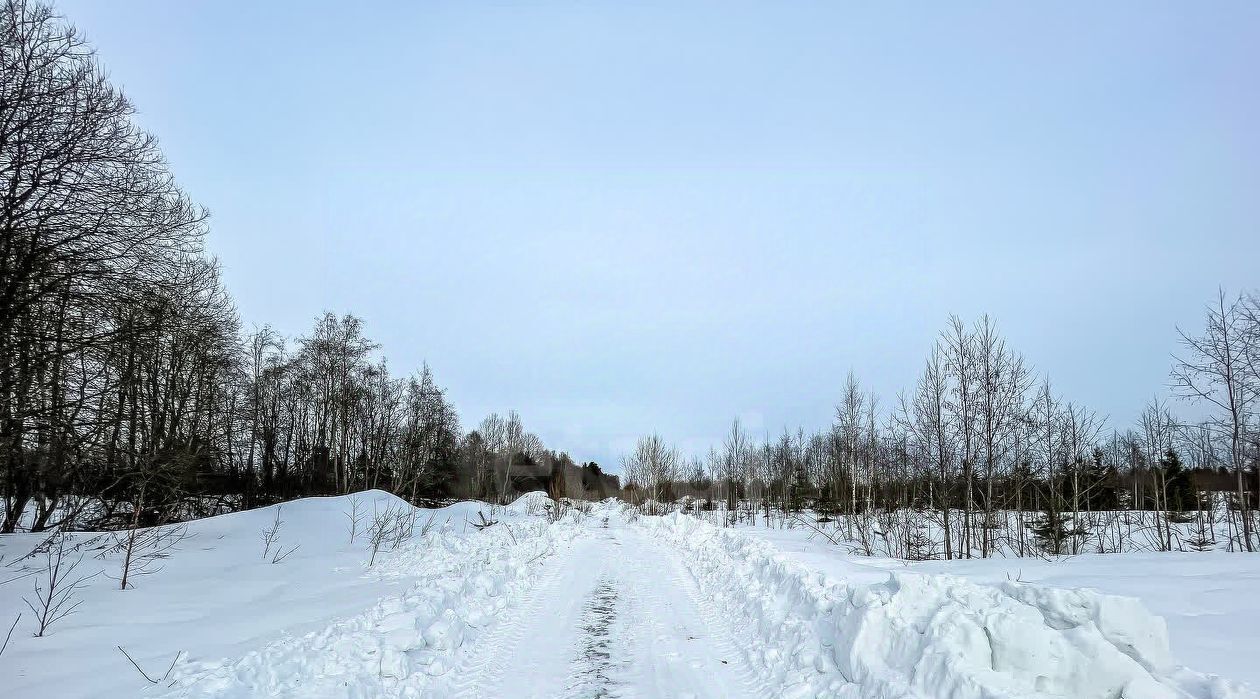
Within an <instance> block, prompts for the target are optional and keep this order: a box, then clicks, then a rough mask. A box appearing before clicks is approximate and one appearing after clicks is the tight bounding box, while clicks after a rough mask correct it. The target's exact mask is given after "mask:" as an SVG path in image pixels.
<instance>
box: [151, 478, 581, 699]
mask: <svg viewBox="0 0 1260 699" xmlns="http://www.w3.org/2000/svg"><path fill="white" fill-rule="evenodd" d="M534 499H535V500H537V499H538V498H534ZM467 504H468V505H474V503H467ZM458 507H459V506H456V508H458ZM448 509H452V508H448ZM439 512H440V511H439ZM494 519H495V520H496V521H497V523H496V524H495V525H492V526H489V527H486V528H484V529H483V530H477V529H476V528H471V527H467V526H464V525H463V522H460V523H459V524H458V525H457V524H455V523H453V522H450V521H447V522H445V523H444V524H443V525H441V526H440V527H436V528H434V529H432V530H431V531H428V532H427V533H424V534H423V535H421V536H418V537H417V538H415V539H413V540H411V541H410V542H408V543H407V544H405V545H404V546H403V547H401V548H400V549H398V550H397V551H395V552H392V553H390V554H388V555H385V556H384V557H383V558H382V560H380V561H379V562H378V563H377V564H376V566H375V567H374V568H373V569H372V570H371V571H369V574H371V575H379V576H381V577H383V578H386V577H391V576H405V577H407V578H409V579H410V580H412V581H413V582H411V584H410V586H409V588H408V589H407V590H406V591H405V592H403V593H402V594H400V595H396V596H391V597H387V598H385V599H383V600H381V601H380V602H379V603H377V604H376V606H375V607H373V608H371V609H369V610H368V611H366V612H364V613H361V614H359V615H357V616H353V617H350V618H347V619H344V620H341V621H338V622H336V623H333V624H331V625H329V626H328V627H326V628H324V629H322V630H319V631H316V632H312V633H308V634H306V635H304V636H301V637H288V638H281V639H279V640H277V641H274V642H272V643H270V644H268V645H266V646H265V647H263V648H261V649H259V650H256V651H253V652H250V653H249V654H247V655H245V656H244V657H242V658H240V659H235V660H222V661H211V662H190V663H184V664H182V665H180V666H177V667H176V675H175V680H174V684H173V686H172V688H170V689H167V690H165V691H161V692H155V693H154V694H151V695H146V696H164V697H165V696H169V697H261V696H267V697H304V698H305V697H378V696H400V697H418V696H434V695H437V696H444V695H445V692H444V691H443V689H442V683H444V682H446V681H447V680H448V679H449V678H448V675H449V674H451V672H452V670H454V669H455V668H456V667H457V666H458V664H459V661H460V658H461V654H462V652H463V649H464V648H465V647H466V646H468V645H471V644H472V642H473V641H475V640H476V638H477V637H478V635H479V634H481V633H482V632H483V630H484V629H487V628H488V627H490V626H491V625H492V623H493V622H494V621H495V619H496V617H497V615H498V614H499V613H500V612H502V611H503V609H504V608H505V607H507V606H509V605H511V604H514V603H515V602H517V601H519V600H520V599H521V598H522V597H523V596H525V595H526V594H527V592H528V590H529V589H530V587H531V586H532V585H533V584H534V583H535V582H536V580H537V578H538V577H539V575H541V573H542V571H543V566H544V562H543V561H544V559H545V558H547V557H548V556H549V555H550V554H551V553H553V552H554V551H555V550H556V548H557V547H558V546H561V545H565V544H567V543H568V542H569V541H571V540H572V538H573V537H574V536H576V535H577V533H578V532H579V531H580V530H579V529H578V527H577V526H576V525H575V522H574V521H573V520H572V519H568V520H562V521H560V522H555V523H548V522H546V521H544V520H542V519H540V518H537V517H525V516H521V514H520V513H516V512H513V511H511V510H506V511H505V510H504V509H500V510H499V511H498V514H496V515H494Z"/></svg>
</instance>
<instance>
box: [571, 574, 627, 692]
mask: <svg viewBox="0 0 1260 699" xmlns="http://www.w3.org/2000/svg"><path fill="white" fill-rule="evenodd" d="M621 602H622V600H621V595H620V594H619V593H618V590H617V588H616V587H615V586H614V585H613V581H612V580H610V579H608V578H602V579H601V580H600V582H599V584H598V585H596V587H595V590H594V591H592V593H591V598H590V600H589V601H587V603H586V609H585V610H584V611H583V613H582V621H581V623H580V625H579V627H578V628H579V629H581V631H582V636H581V639H580V641H579V644H578V645H579V647H578V649H577V650H578V652H577V657H576V658H575V659H574V662H573V670H572V671H571V672H570V674H569V677H568V679H567V680H566V681H565V696H566V697H569V699H604V698H605V697H614V696H616V689H617V686H618V685H619V684H620V682H618V681H617V680H616V679H614V677H613V673H614V672H615V671H616V670H618V669H620V666H622V665H623V664H624V663H625V660H624V657H617V656H616V655H614V654H620V653H621V652H622V649H620V648H618V647H617V645H618V644H617V643H616V640H617V639H616V638H615V635H614V629H613V627H614V625H615V624H616V623H617V622H618V620H619V619H618V617H619V614H618V612H620V611H622V610H621Z"/></svg>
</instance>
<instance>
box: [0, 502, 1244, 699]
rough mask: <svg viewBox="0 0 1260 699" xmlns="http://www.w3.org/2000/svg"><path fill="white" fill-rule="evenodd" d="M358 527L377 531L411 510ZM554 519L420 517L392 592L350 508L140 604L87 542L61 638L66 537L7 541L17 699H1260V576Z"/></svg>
mask: <svg viewBox="0 0 1260 699" xmlns="http://www.w3.org/2000/svg"><path fill="white" fill-rule="evenodd" d="M358 502H359V503H360V511H361V512H362V511H366V512H367V517H366V518H365V519H371V513H372V511H373V509H375V510H376V511H377V512H381V511H383V510H384V509H386V508H390V507H394V508H401V507H402V506H403V504H402V503H401V501H398V500H397V499H395V498H393V497H392V496H389V495H387V494H384V493H380V492H372V493H364V494H361V495H360V496H358ZM549 504H550V503H549V502H548V501H546V500H545V499H544V498H542V497H541V496H540V495H538V494H535V495H532V496H527V497H526V498H523V499H522V500H521V501H518V502H517V503H514V504H513V505H510V506H508V507H507V508H502V507H498V508H494V507H491V506H489V505H485V504H483V503H459V504H457V505H453V506H450V507H447V508H443V509H441V510H421V511H419V512H418V513H417V514H416V516H415V518H414V519H413V520H410V521H409V522H408V524H407V534H406V535H405V536H404V537H402V538H401V539H400V541H399V545H398V546H397V547H393V546H390V545H389V544H386V545H385V546H384V547H383V550H382V551H381V552H380V553H379V554H378V555H377V556H376V560H375V562H374V564H373V565H371V566H369V565H368V562H369V560H370V559H371V557H372V554H371V545H370V543H369V538H370V537H369V535H368V533H367V532H366V529H367V523H366V522H360V524H359V526H358V531H357V532H356V538H355V541H354V542H353V543H351V541H350V531H349V519H348V517H347V516H346V513H348V512H350V511H351V509H352V506H351V500H350V498H320V499H308V500H301V501H296V502H291V503H287V504H285V505H283V506H282V508H281V509H280V519H281V521H283V525H282V527H281V529H280V532H279V536H278V542H277V543H278V544H279V545H280V546H283V547H284V548H285V549H288V548H290V547H293V546H298V547H299V548H297V549H296V551H294V552H293V553H292V554H290V555H288V556H287V557H285V558H283V559H282V560H280V561H278V562H276V563H272V562H271V560H270V559H271V558H274V554H271V555H269V556H268V557H266V558H264V557H263V556H262V549H263V546H264V544H263V542H262V540H261V538H260V535H261V533H262V532H263V531H264V530H266V529H268V528H269V527H271V526H272V525H273V524H274V522H275V520H276V508H263V509H260V510H255V511H251V512H243V513H237V514H233V515H226V516H222V517H216V518H212V519H207V520H202V521H198V522H194V523H192V524H191V525H190V526H189V533H190V534H192V535H193V536H191V537H190V538H188V539H186V540H184V541H183V542H181V544H180V545H179V547H178V548H177V550H175V551H173V552H172V554H171V555H170V557H169V558H166V559H165V560H163V561H161V563H162V564H163V565H164V567H163V569H162V570H160V571H158V572H156V573H154V574H152V575H149V576H144V577H141V578H139V579H137V580H136V581H135V588H134V589H128V590H126V591H123V590H119V589H118V587H119V585H118V582H117V580H114V579H112V578H111V577H109V576H116V574H117V570H118V569H119V567H120V561H119V560H118V559H117V555H116V554H115V553H109V554H107V555H104V556H103V557H102V558H101V559H100V560H98V559H97V558H96V554H97V553H98V552H99V551H100V550H101V549H98V548H96V547H99V546H101V545H102V543H103V541H104V540H102V539H95V538H93V536H92V535H90V534H74V535H70V537H69V538H68V542H69V543H70V544H71V545H73V546H77V547H78V549H77V550H76V551H75V552H74V553H73V554H72V555H73V556H74V557H75V558H76V559H77V557H78V556H79V555H80V554H81V555H83V561H82V563H81V564H80V567H79V569H78V570H77V571H76V573H75V575H76V576H78V575H79V574H81V573H87V574H91V573H94V572H97V571H100V572H101V574H100V575H97V576H96V577H95V578H92V579H91V580H89V581H87V582H86V583H85V586H84V588H83V589H82V591H81V592H80V594H79V596H78V599H79V600H81V602H82V605H81V606H80V607H79V608H78V609H77V610H76V612H75V613H74V614H73V615H71V616H69V617H67V618H65V619H63V620H61V621H60V622H58V623H56V624H54V625H52V627H51V628H50V630H49V632H48V634H47V635H46V636H45V637H43V638H35V637H33V636H32V633H33V631H34V630H35V626H34V623H33V614H32V613H31V612H30V610H28V609H26V608H25V605H24V604H23V602H22V598H23V597H27V598H31V597H32V593H33V590H34V588H33V585H34V582H35V580H36V579H39V578H40V576H42V575H43V573H42V572H41V569H42V567H43V565H44V561H45V558H44V556H43V555H42V554H37V555H36V556H34V557H29V558H28V557H25V555H26V554H27V553H28V552H29V551H30V550H31V549H33V548H35V547H36V546H37V545H38V544H40V543H41V542H42V541H43V540H44V537H43V536H42V535H29V534H26V535H14V536H9V537H3V538H0V556H4V558H3V560H0V582H3V581H5V580H8V579H10V578H13V577H17V576H22V575H24V574H25V573H32V574H33V575H31V576H29V577H21V578H20V579H18V580H15V581H13V582H9V583H7V584H3V585H0V639H2V636H3V633H4V632H5V631H6V630H7V628H8V625H9V624H10V623H11V622H12V619H13V618H14V617H15V616H16V615H17V614H18V613H19V612H22V611H24V612H25V613H24V615H23V617H22V620H21V621H20V622H19V624H18V627H17V629H16V630H15V632H14V634H13V639H12V641H11V642H10V645H9V648H8V649H7V650H6V651H5V653H4V655H3V656H0V676H2V677H4V678H5V687H6V691H11V692H12V693H13V694H12V696H56V697H264V696H265V697H382V696H386V697H388V696H393V697H422V696H423V697H525V698H529V697H599V696H617V697H780V696H782V697H925V698H926V697H949V698H951V699H972V698H974V699H981V698H984V699H997V698H1000V697H1037V698H1043V697H1079V698H1082V699H1084V698H1089V697H1097V698H1099V699H1102V698H1104V697H1105V698H1108V699H1113V698H1116V697H1123V698H1126V699H1137V698H1141V699H1160V698H1162V697H1168V698H1170V699H1171V698H1174V697H1193V698H1199V699H1208V698H1211V697H1220V698H1224V697H1255V696H1257V695H1256V694H1254V693H1253V692H1251V691H1250V690H1249V689H1247V688H1246V687H1244V686H1242V685H1240V684H1237V682H1236V680H1245V681H1248V682H1251V683H1252V684H1253V685H1260V676H1258V673H1256V671H1254V670H1252V669H1251V668H1249V666H1248V663H1247V660H1248V659H1249V658H1248V657H1247V656H1248V655H1250V654H1253V653H1254V650H1255V649H1256V648H1257V647H1260V642H1258V641H1260V639H1258V638H1257V633H1256V631H1255V629H1256V627H1257V623H1256V622H1257V621H1260V618H1258V617H1260V614H1257V609H1258V608H1260V604H1258V603H1256V602H1254V601H1253V600H1252V597H1254V596H1255V595H1254V592H1253V590H1254V589H1256V585H1255V583H1256V582H1257V576H1258V575H1260V564H1256V563H1253V562H1252V561H1253V557H1251V556H1246V555H1242V554H1232V555H1231V554H1223V553H1210V554H1124V555H1116V556H1080V557H1076V558H1073V559H1070V560H1067V561H1061V562H1057V563H1050V562H1042V561H1031V562H1030V561H1028V560H1026V559H1025V560H990V561H966V562H955V563H952V564H947V563H944V562H933V563H919V564H913V565H906V564H904V563H901V562H899V561H895V560H891V559H869V558H855V557H850V556H848V555H846V554H845V553H843V551H841V550H840V549H839V548H838V547H835V546H832V545H830V544H826V543H825V542H820V541H818V540H817V539H810V538H809V537H808V532H806V531H805V530H788V529H765V528H759V529H744V528H741V529H721V528H718V527H714V526H712V525H711V524H708V523H706V522H702V521H698V520H696V519H695V518H692V517H688V516H686V515H680V514H674V515H669V516H667V517H640V516H638V515H637V513H636V512H635V511H633V510H631V509H629V508H627V507H625V506H623V505H619V504H616V503H601V504H597V505H594V506H593V507H590V508H587V509H589V512H586V513H583V512H579V511H577V510H569V511H567V512H565V513H564V514H563V515H562V516H555V514H554V509H552V508H549V507H547V506H548V505H549ZM408 511H409V512H410V510H408ZM483 517H484V518H486V520H490V521H494V522H496V523H495V524H493V525H490V526H486V527H478V526H475V524H480V523H482V522H483V521H486V520H483V519H482V518H483ZM1008 575H1009V578H1008ZM1082 587H1091V588H1097V589H1098V590H1101V592H1091V591H1084V590H1081V589H1078V588H1082ZM1103 593H1106V594H1103ZM1112 595H1124V596H1122V597H1117V596H1112ZM1134 597H1136V598H1137V599H1134ZM1148 610H1151V611H1153V612H1154V613H1155V614H1152V613H1151V611H1148ZM1156 614H1158V615H1162V616H1163V617H1166V618H1167V619H1168V625H1167V627H1165V624H1164V621H1163V620H1162V619H1161V618H1160V616H1156ZM119 647H121V648H122V649H124V650H125V651H126V653H127V654H128V655H130V656H131V658H133V659H134V660H135V662H136V663H137V664H138V665H139V666H140V668H141V669H143V670H144V672H145V673H147V674H148V675H149V676H150V677H151V678H153V679H159V680H160V681H158V682H156V683H151V682H150V681H149V680H147V679H145V677H144V676H143V675H142V674H141V672H140V671H139V670H137V668H136V667H133V666H132V663H131V661H130V660H129V659H128V657H127V655H124V654H123V652H122V650H120V649H119ZM177 654H178V658H177ZM172 662H174V667H173V668H171V669H170V672H169V675H168V676H166V677H165V679H161V678H163V676H164V675H166V673H167V668H168V667H170V666H171V665H172ZM1183 663H1184V664H1186V665H1189V666H1190V667H1191V668H1193V669H1187V668H1186V667H1183V666H1182V664H1183ZM1204 672H1207V673H1214V674H1219V675H1222V676H1224V677H1227V678H1229V679H1222V678H1220V677H1212V676H1209V675H1205V674H1202V673H1204Z"/></svg>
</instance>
